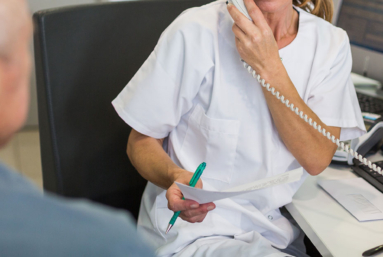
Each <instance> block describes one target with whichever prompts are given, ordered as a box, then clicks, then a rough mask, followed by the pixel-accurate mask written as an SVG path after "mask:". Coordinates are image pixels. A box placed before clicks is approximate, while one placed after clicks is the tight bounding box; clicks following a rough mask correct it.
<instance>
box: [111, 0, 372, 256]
mask: <svg viewBox="0 0 383 257" xmlns="http://www.w3.org/2000/svg"><path fill="white" fill-rule="evenodd" d="M303 2H305V6H301V7H302V8H304V9H306V10H307V8H310V6H314V4H313V3H311V2H309V3H307V2H306V1H303ZM319 2H320V3H321V4H322V6H314V11H313V13H315V14H317V15H318V16H320V17H318V16H316V15H314V14H310V13H308V12H307V11H305V10H303V9H301V8H299V7H297V6H296V5H298V3H297V2H295V0H294V3H295V4H296V5H295V6H293V4H292V0H245V5H246V7H247V9H248V12H249V14H250V16H251V18H252V19H253V21H250V20H248V19H247V18H246V17H245V16H243V15H242V14H241V13H240V12H239V11H238V10H237V9H236V8H235V7H234V6H233V5H230V4H229V5H226V3H225V1H215V2H212V3H211V4H208V5H205V6H202V7H198V8H191V9H189V10H187V11H185V12H183V13H182V14H181V15H180V16H179V17H178V18H177V19H176V20H175V21H174V22H173V23H172V24H171V25H170V26H169V27H168V28H167V29H166V30H165V31H164V32H163V34H162V35H161V38H160V40H159V42H158V44H157V46H156V47H155V49H154V51H153V52H152V53H151V55H150V56H149V57H148V59H147V60H146V62H145V63H144V64H143V66H142V67H141V68H140V70H139V71H138V72H137V73H136V75H135V76H134V77H133V78H132V80H131V81H130V82H129V84H128V85H127V86H126V87H125V88H124V89H123V91H122V92H121V93H120V94H119V95H118V97H117V98H116V99H115V100H114V101H113V105H114V107H115V109H116V111H117V112H118V114H119V115H120V116H121V118H122V119H123V120H124V121H125V122H126V123H127V124H129V126H131V127H132V128H133V129H132V132H131V134H130V137H129V142H128V148H127V152H128V155H129V158H130V160H131V161H132V163H133V165H134V166H135V167H136V168H137V170H138V172H139V173H140V174H141V175H142V176H143V177H144V178H146V179H147V180H148V181H149V182H148V185H147V187H146V190H145V192H144V195H143V198H142V203H141V210H140V215H139V220H138V230H139V231H140V232H141V233H142V234H144V236H145V237H146V238H147V239H148V240H149V241H150V242H151V243H152V244H153V245H154V246H155V247H156V249H157V254H158V255H159V256H172V255H175V256H262V257H265V256H287V255H288V256H293V255H295V256H305V254H304V249H298V248H299V247H297V246H295V242H296V239H297V238H298V237H299V236H300V235H299V230H298V229H297V227H296V226H294V225H293V224H292V223H291V222H290V221H289V220H288V219H286V218H285V217H284V216H283V215H281V212H280V210H279V208H280V207H282V206H284V205H286V204H287V203H289V202H291V199H292V196H293V195H294V193H295V192H296V191H297V190H298V188H299V186H300V185H301V184H302V182H303V181H304V179H305V177H307V175H309V174H310V175H317V174H319V173H321V172H322V171H323V170H324V169H325V168H326V167H327V166H328V164H329V163H330V161H331V158H332V156H333V154H334V152H335V150H336V145H335V144H333V143H332V142H331V141H330V140H328V139H327V138H326V137H324V136H323V135H322V134H320V133H318V131H316V130H315V129H313V128H312V127H310V125H309V124H307V123H305V122H304V121H303V120H302V119H301V118H300V117H299V116H297V115H296V114H295V113H293V112H292V111H291V110H290V109H289V108H286V107H285V106H284V105H283V104H282V103H281V101H278V100H277V99H276V98H275V96H273V95H272V94H270V93H269V92H267V90H265V89H264V88H263V87H262V86H261V85H260V84H259V83H258V82H257V80H255V79H254V78H253V77H252V76H251V75H250V74H249V73H248V72H247V71H246V70H245V69H244V68H243V65H242V62H241V61H240V59H241V58H242V59H243V60H245V61H246V62H247V63H248V64H249V65H250V66H251V67H252V68H253V69H254V70H255V71H257V73H258V74H260V75H261V77H262V78H263V79H265V80H266V82H267V83H270V85H271V86H273V87H275V88H276V89H277V90H278V91H280V92H281V93H282V94H283V95H284V96H285V97H286V98H287V99H289V100H290V103H293V104H294V105H295V106H297V107H299V110H302V111H303V112H304V113H305V114H307V115H308V116H309V117H311V118H312V119H313V120H314V121H316V122H317V123H318V125H320V126H321V127H322V128H325V129H326V131H329V132H330V133H331V134H332V135H334V136H336V137H337V138H340V139H341V140H347V139H351V138H355V137H359V136H361V135H362V134H363V133H365V129H364V124H363V120H362V116H361V112H360V109H359V105H358V101H357V98H356V93H355V89H354V86H353V84H352V81H351V79H350V71H351V62H352V61H351V53H350V45H349V40H348V37H347V34H346V32H345V31H343V30H342V29H340V28H337V27H335V26H333V25H331V24H330V23H329V22H328V21H326V20H331V17H332V3H331V2H330V0H324V1H319ZM323 17H324V18H326V20H325V19H324V18H323ZM143 43H144V42H143ZM202 162H206V163H207V167H206V170H205V171H204V173H203V175H202V177H201V179H200V180H199V181H198V184H197V187H200V188H202V187H203V188H204V189H208V190H209V189H215V190H224V189H228V188H231V187H235V186H238V185H241V184H245V183H248V182H250V181H254V180H258V179H262V178H266V177H270V176H274V175H277V174H281V173H284V172H287V171H289V170H292V169H295V168H297V167H300V166H302V167H303V168H304V170H305V174H304V176H303V177H302V179H301V180H300V181H298V182H294V183H290V184H286V185H279V186H275V187H272V188H267V189H263V190H259V191H256V192H253V193H251V194H247V195H244V196H241V197H237V198H232V199H225V200H220V201H217V202H215V203H207V204H201V205H199V204H198V203H197V202H194V201H191V200H182V199H181V198H182V195H181V192H180V190H179V189H178V187H177V186H176V185H175V183H174V182H175V181H179V182H181V183H184V184H188V182H189V181H190V178H191V177H192V175H193V172H194V171H195V169H196V167H197V166H198V165H199V164H200V163H202ZM174 211H182V212H181V215H180V218H178V220H177V222H176V223H175V225H174V227H173V228H172V229H171V230H170V232H169V233H168V234H165V231H166V228H167V225H168V222H169V220H170V218H171V217H172V215H173V212H174ZM300 238H301V237H300ZM296 245H298V244H296ZM281 251H285V252H286V253H288V254H286V253H282V252H281ZM290 254H291V255H290Z"/></svg>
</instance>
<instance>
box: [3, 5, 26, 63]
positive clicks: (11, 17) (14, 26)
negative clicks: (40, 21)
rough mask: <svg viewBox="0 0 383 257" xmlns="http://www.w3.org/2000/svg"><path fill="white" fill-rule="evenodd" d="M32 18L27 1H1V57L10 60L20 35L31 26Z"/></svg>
mask: <svg viewBox="0 0 383 257" xmlns="http://www.w3.org/2000/svg"><path fill="white" fill-rule="evenodd" d="M30 19H31V16H30V14H29V10H28V7H27V4H26V1H25V0H0V57H1V58H9V57H10V55H11V54H12V52H13V45H14V44H15V42H16V41H17V40H20V33H21V31H22V30H24V29H25V28H26V26H30Z"/></svg>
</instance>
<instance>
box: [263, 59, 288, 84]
mask: <svg viewBox="0 0 383 257" xmlns="http://www.w3.org/2000/svg"><path fill="white" fill-rule="evenodd" d="M256 73H257V74H259V75H260V76H261V78H262V79H264V80H265V82H266V83H270V85H271V83H272V81H274V80H275V79H280V78H283V77H284V75H285V73H286V69H285V67H284V66H283V63H282V61H281V60H280V59H279V57H278V60H274V61H268V62H267V63H266V64H265V65H264V66H262V67H260V68H259V69H258V70H256Z"/></svg>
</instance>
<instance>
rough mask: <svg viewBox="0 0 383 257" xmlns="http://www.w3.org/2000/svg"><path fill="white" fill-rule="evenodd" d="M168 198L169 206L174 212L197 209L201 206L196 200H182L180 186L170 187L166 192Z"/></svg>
mask: <svg viewBox="0 0 383 257" xmlns="http://www.w3.org/2000/svg"><path fill="white" fill-rule="evenodd" d="M166 198H167V199H168V208H169V209H170V210H172V211H174V212H176V211H184V210H189V209H196V208H198V207H199V204H198V203H197V202H196V201H193V200H182V193H181V191H180V190H179V189H178V187H177V188H175V187H172V186H171V187H169V189H168V191H167V192H166Z"/></svg>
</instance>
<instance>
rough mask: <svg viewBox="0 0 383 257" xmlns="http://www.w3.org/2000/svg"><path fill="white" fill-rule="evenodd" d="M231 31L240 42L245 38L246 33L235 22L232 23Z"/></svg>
mask: <svg viewBox="0 0 383 257" xmlns="http://www.w3.org/2000/svg"><path fill="white" fill-rule="evenodd" d="M232 31H233V33H234V35H235V37H236V38H237V39H238V40H239V41H240V42H244V41H245V40H246V35H245V33H244V32H243V31H242V30H241V28H240V27H238V25H237V24H235V23H234V24H233V27H232Z"/></svg>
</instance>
